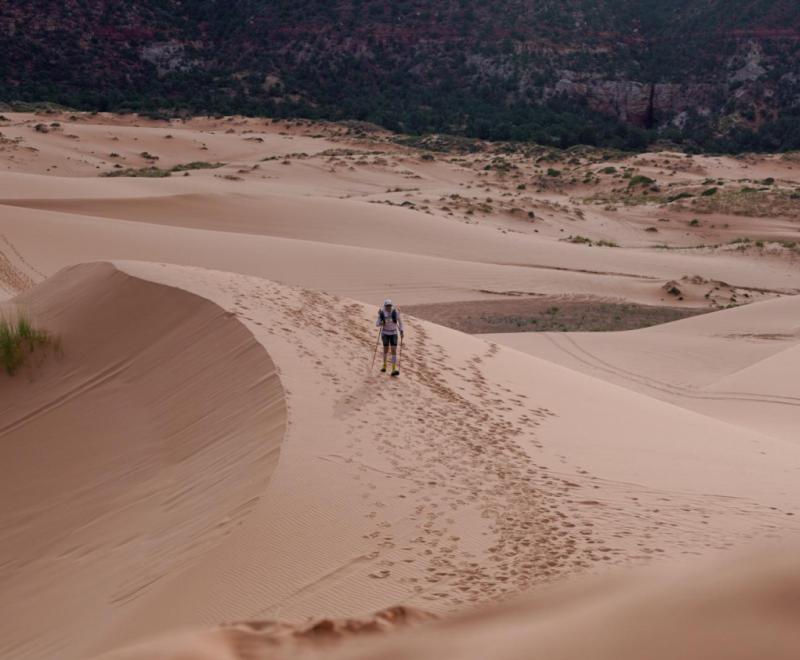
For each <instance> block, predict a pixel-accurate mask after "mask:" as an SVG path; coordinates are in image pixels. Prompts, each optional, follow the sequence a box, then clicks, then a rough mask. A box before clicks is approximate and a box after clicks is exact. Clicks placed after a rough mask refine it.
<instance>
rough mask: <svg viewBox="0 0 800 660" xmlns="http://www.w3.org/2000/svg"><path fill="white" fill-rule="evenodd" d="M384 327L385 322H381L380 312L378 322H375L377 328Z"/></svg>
mask: <svg viewBox="0 0 800 660" xmlns="http://www.w3.org/2000/svg"><path fill="white" fill-rule="evenodd" d="M382 325H383V321H381V313H380V312H378V320H377V321H375V327H376V328H380V327H381V326H382Z"/></svg>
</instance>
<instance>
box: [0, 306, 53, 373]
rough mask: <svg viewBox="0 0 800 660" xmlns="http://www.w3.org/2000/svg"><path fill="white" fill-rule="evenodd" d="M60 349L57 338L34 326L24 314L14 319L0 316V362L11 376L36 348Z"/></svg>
mask: <svg viewBox="0 0 800 660" xmlns="http://www.w3.org/2000/svg"><path fill="white" fill-rule="evenodd" d="M48 348H49V349H53V350H56V351H58V350H59V349H60V342H59V340H58V338H56V337H54V336H53V335H51V334H50V333H49V332H47V331H45V330H42V329H40V328H36V327H35V326H34V325H33V324H32V323H31V321H30V320H29V319H28V318H26V317H25V316H22V315H20V316H17V317H16V319H14V320H9V319H6V318H1V317H0V364H2V366H3V368H4V369H5V370H6V373H8V374H9V375H10V376H13V375H14V374H15V373H16V372H17V370H18V369H19V368H20V367H21V366H22V365H23V364H24V363H25V361H26V360H27V359H28V358H29V357H30V356H31V355H32V354H33V353H34V352H35V351H37V350H44V349H48Z"/></svg>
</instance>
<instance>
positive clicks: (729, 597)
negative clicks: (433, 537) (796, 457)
mask: <svg viewBox="0 0 800 660" xmlns="http://www.w3.org/2000/svg"><path fill="white" fill-rule="evenodd" d="M798 603H800V562H798V559H797V547H796V546H795V547H790V548H788V549H785V550H781V551H765V552H762V553H759V554H752V555H747V556H741V557H737V558H736V560H735V561H731V560H728V561H723V562H720V561H715V562H710V561H699V562H694V563H693V564H691V566H689V565H687V566H685V567H682V569H678V568H672V569H670V570H662V571H659V572H657V573H656V572H652V573H650V574H644V573H642V574H641V575H639V574H634V575H628V576H626V577H615V578H606V579H603V580H594V581H591V582H590V583H589V584H584V585H580V586H578V585H575V586H573V587H571V588H567V589H563V588H562V589H560V590H558V591H553V592H551V593H545V594H542V595H539V596H536V597H533V598H530V597H529V598H528V599H527V600H520V601H518V602H514V603H510V604H508V605H505V606H502V607H498V608H494V609H492V610H486V611H478V612H476V613H474V614H470V615H467V616H462V617H458V618H454V619H451V620H448V621H443V622H440V623H435V624H431V625H427V626H425V627H424V628H420V629H418V630H411V631H408V632H404V633H394V634H391V635H390V636H388V637H381V636H376V635H364V632H365V631H363V630H353V631H346V630H345V631H339V630H338V629H336V628H333V627H331V628H327V627H325V628H321V630H319V631H318V632H317V635H316V636H315V638H313V639H311V640H307V639H299V640H294V644H287V643H285V642H284V644H283V646H281V647H277V648H276V644H277V643H279V642H281V641H282V640H281V639H280V637H278V638H277V639H276V634H275V632H274V629H273V628H272V626H270V625H269V624H266V625H265V624H261V625H259V623H258V622H253V623H252V624H250V625H239V626H226V627H222V628H218V629H215V630H209V631H206V632H199V633H194V634H186V635H184V636H178V635H175V636H172V637H168V638H166V639H164V640H161V641H156V642H152V643H150V644H145V645H141V646H139V647H132V648H129V649H126V650H120V651H117V652H113V653H109V654H108V655H104V656H103V658H102V660H145V659H148V660H149V659H151V658H159V659H160V660H179V659H183V658H187V659H188V658H191V659H192V660H205V659H209V660H210V659H211V658H214V659H215V660H216V659H218V660H245V659H246V660H266V659H267V658H271V659H274V660H281V659H286V658H299V659H301V660H314V659H320V658H325V659H326V660H425V659H427V658H430V659H434V658H436V659H438V658H449V659H452V660H484V659H485V658H496V659H497V660H529V659H534V660H539V659H541V660H585V659H586V658H593V659H596V660H639V659H640V658H648V659H651V660H671V659H673V658H676V657H680V658H682V659H684V660H752V659H753V658H763V657H769V658H772V659H774V660H793V659H794V658H797V657H798V655H800V629H798V626H797V618H798V616H800V608H799V607H798ZM262 626H263V627H262ZM378 630H381V629H380V628H378ZM328 631H330V632H328ZM356 635H358V637H356ZM312 642H314V643H313V644H312ZM336 642H340V644H341V646H339V648H331V646H332V645H333V644H334V643H336ZM298 646H299V648H298ZM98 660H100V659H98Z"/></svg>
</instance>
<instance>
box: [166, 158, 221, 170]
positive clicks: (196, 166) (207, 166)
mask: <svg viewBox="0 0 800 660" xmlns="http://www.w3.org/2000/svg"><path fill="white" fill-rule="evenodd" d="M224 165H225V163H206V162H205V161H200V160H196V161H194V162H191V163H184V164H183V165H176V166H175V167H173V168H172V170H171V171H172V172H186V171H188V170H216V169H218V168H220V167H224Z"/></svg>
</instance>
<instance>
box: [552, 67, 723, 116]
mask: <svg viewBox="0 0 800 660" xmlns="http://www.w3.org/2000/svg"><path fill="white" fill-rule="evenodd" d="M715 93H717V94H724V93H725V89H724V87H721V86H714V85H705V84H677V83H656V84H649V83H643V82H638V81H635V80H598V79H589V80H586V79H585V78H584V79H576V78H573V79H570V78H562V79H561V80H559V81H558V83H556V85H555V86H554V87H553V90H552V94H565V95H567V96H571V97H576V98H585V99H586V101H587V102H588V104H589V106H590V107H591V108H592V109H594V110H597V111H599V112H602V113H605V114H608V115H613V116H614V117H616V118H618V119H620V120H621V121H624V122H627V123H630V124H633V125H635V126H642V127H646V128H654V127H659V126H664V125H667V124H670V123H674V122H675V121H676V120H677V119H678V118H679V117H680V116H681V114H682V113H686V112H689V111H692V112H694V113H696V114H699V115H701V116H707V115H709V114H710V113H711V112H712V108H713V99H714V95H715Z"/></svg>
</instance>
